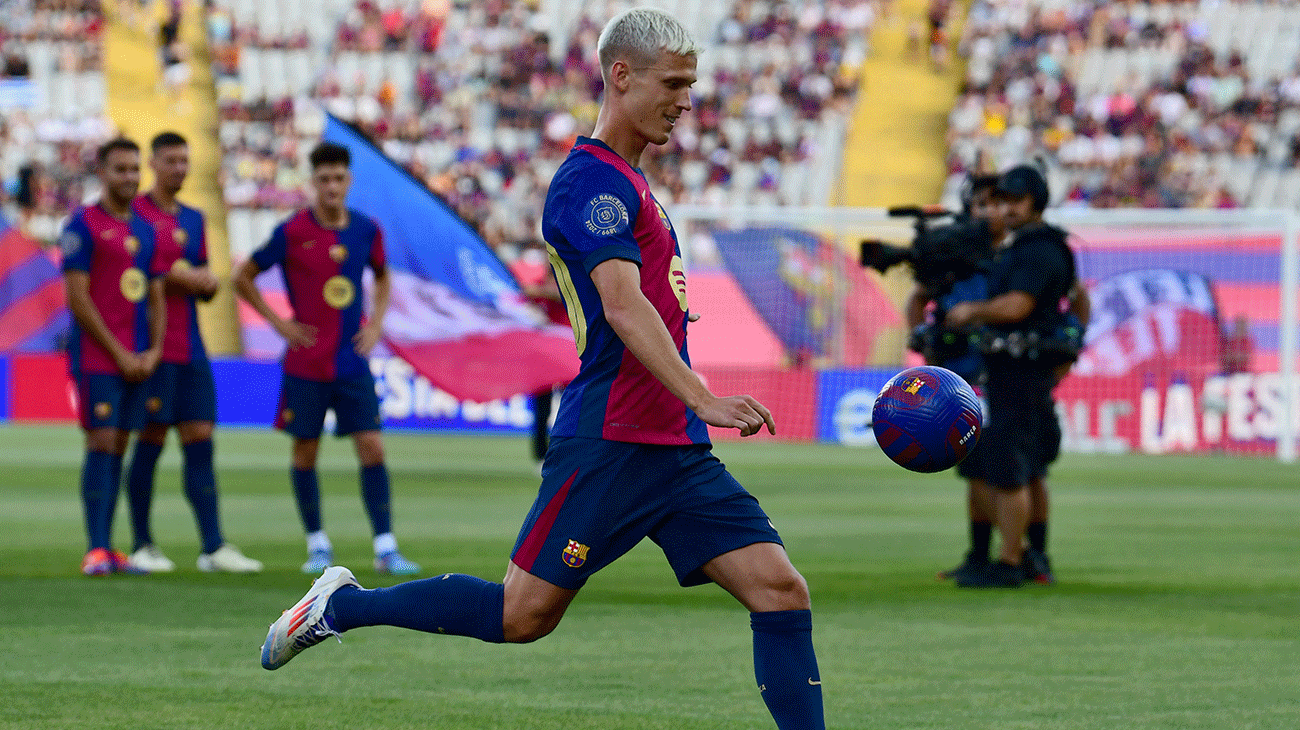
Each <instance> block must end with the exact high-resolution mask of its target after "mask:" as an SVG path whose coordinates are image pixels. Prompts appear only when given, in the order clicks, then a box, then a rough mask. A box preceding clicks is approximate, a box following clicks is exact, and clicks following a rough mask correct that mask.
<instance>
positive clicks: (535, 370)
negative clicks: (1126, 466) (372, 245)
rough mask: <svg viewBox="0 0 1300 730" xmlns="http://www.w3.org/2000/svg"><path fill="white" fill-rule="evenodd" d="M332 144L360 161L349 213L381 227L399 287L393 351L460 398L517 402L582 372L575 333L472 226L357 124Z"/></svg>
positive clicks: (331, 130) (331, 131)
mask: <svg viewBox="0 0 1300 730" xmlns="http://www.w3.org/2000/svg"><path fill="white" fill-rule="evenodd" d="M323 139H325V140H327V141H330V142H336V143H338V144H341V145H344V146H345V147H347V148H348V149H349V150H350V151H351V153H352V179H353V184H352V189H351V191H350V192H349V194H348V205H349V206H350V207H352V208H355V209H356V210H359V211H361V212H362V213H365V214H366V215H368V216H370V217H372V218H374V219H375V220H377V221H379V225H380V226H381V227H382V228H383V230H384V246H385V248H386V250H387V255H388V269H389V272H390V277H391V280H392V284H393V296H392V306H391V307H390V309H389V312H388V316H387V318H386V319H385V321H384V343H385V344H386V345H387V346H388V347H389V349H391V350H392V351H393V352H395V353H396V354H397V355H399V356H401V357H402V358H403V359H404V360H406V361H407V362H409V363H410V364H411V366H412V367H413V368H415V370H416V372H418V373H419V374H421V375H423V376H424V377H425V378H427V379H428V380H429V382H431V383H432V384H434V385H436V386H437V387H439V388H441V389H442V390H445V391H447V392H448V393H451V394H452V395H454V396H456V397H458V398H461V399H465V400H474V401H479V402H483V401H490V400H496V399H498V398H509V397H511V396H513V395H516V394H519V393H533V392H537V391H539V390H542V389H545V388H550V387H551V386H554V385H561V384H563V383H567V382H568V381H569V380H571V379H572V378H573V376H574V375H576V374H577V373H578V355H577V351H576V349H575V348H574V343H573V331H572V330H571V329H570V328H569V327H567V326H563V325H554V324H551V323H549V322H548V321H547V319H546V317H545V316H544V315H543V314H542V313H541V312H540V311H539V310H537V309H536V308H534V307H532V306H531V305H530V304H529V303H528V301H527V300H526V299H525V298H524V296H523V293H522V292H521V291H520V289H519V285H518V283H517V282H516V281H515V280H514V277H512V276H511V274H510V272H509V271H508V270H507V269H506V267H505V265H504V264H503V263H502V262H501V260H500V259H498V258H497V256H496V254H494V253H493V252H492V250H491V249H490V248H488V246H487V244H486V243H484V242H483V239H482V238H480V237H479V235H478V233H476V232H475V231H474V229H473V228H471V227H470V226H469V224H467V223H465V221H463V220H461V219H460V217H459V216H457V215H456V213H455V212H454V211H452V210H451V208H449V207H448V206H447V205H446V203H444V202H443V201H442V200H440V199H439V198H437V197H436V196H435V195H433V193H431V192H430V191H429V190H428V188H426V187H425V186H424V185H423V184H421V183H420V182H419V181H417V180H415V179H414V178H413V177H411V175H410V174H409V173H407V172H406V171H405V170H403V169H402V168H401V167H399V166H398V165H397V164H396V163H394V162H393V161H392V160H391V159H389V158H388V157H387V156H386V155H385V154H384V153H383V152H382V151H380V150H379V149H378V148H377V147H375V146H374V145H373V144H372V143H371V142H370V141H369V140H367V139H366V138H365V137H364V136H362V135H361V134H359V133H358V132H357V131H356V130H355V129H354V128H352V127H351V126H349V125H348V124H346V123H344V122H342V121H340V120H338V119H336V118H335V117H334V116H332V115H330V116H329V117H328V118H327V121H326V125H325V133H324V135H323Z"/></svg>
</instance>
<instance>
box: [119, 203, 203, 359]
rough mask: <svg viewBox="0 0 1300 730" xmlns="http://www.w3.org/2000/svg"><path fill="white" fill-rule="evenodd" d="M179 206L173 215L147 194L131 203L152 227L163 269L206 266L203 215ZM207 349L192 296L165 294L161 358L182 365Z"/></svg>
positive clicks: (199, 355) (136, 212) (201, 354)
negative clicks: (164, 333)
mask: <svg viewBox="0 0 1300 730" xmlns="http://www.w3.org/2000/svg"><path fill="white" fill-rule="evenodd" d="M177 205H178V206H179V207H178V209H177V211H176V215H172V214H171V213H168V212H167V211H165V210H163V209H162V208H159V207H158V205H157V204H156V203H154V202H153V198H150V197H149V196H148V195H141V196H139V197H138V198H136V199H135V202H134V203H132V204H131V209H132V210H134V211H135V214H136V215H138V216H140V217H141V218H144V219H145V220H146V221H148V222H149V224H150V225H152V226H153V228H154V231H155V233H156V238H157V242H158V254H157V256H158V263H159V265H160V267H161V268H162V269H163V270H164V271H170V270H172V269H176V268H182V267H191V266H207V264H208V244H207V239H206V237H205V233H204V226H203V214H202V213H201V212H199V211H198V210H196V209H194V208H191V207H189V206H187V205H184V204H181V203H177ZM207 359H208V353H207V350H206V349H205V348H204V347H203V336H202V335H201V334H199V316H198V311H197V310H196V309H195V306H194V297H193V296H192V295H189V294H181V293H173V292H168V293H167V333H166V335H165V336H164V337H163V352H162V361H163V362H170V363H178V364H182V365H183V364H185V363H189V362H205V361H206V360H207Z"/></svg>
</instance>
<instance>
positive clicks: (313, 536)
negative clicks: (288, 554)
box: [307, 530, 334, 553]
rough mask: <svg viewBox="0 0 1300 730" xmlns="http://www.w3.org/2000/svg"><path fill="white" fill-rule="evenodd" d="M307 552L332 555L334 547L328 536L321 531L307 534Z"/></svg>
mask: <svg viewBox="0 0 1300 730" xmlns="http://www.w3.org/2000/svg"><path fill="white" fill-rule="evenodd" d="M307 552H309V553H332V552H334V545H333V543H331V542H330V536H329V535H326V534H325V532H324V531H323V530H318V531H316V532H309V533H307Z"/></svg>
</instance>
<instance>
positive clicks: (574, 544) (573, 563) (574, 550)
mask: <svg viewBox="0 0 1300 730" xmlns="http://www.w3.org/2000/svg"><path fill="white" fill-rule="evenodd" d="M588 549H589V548H588V547H587V546H586V545H583V544H582V543H580V542H578V541H577V540H570V541H569V546H568V547H566V548H564V564H565V565H567V566H569V567H570V568H581V567H582V565H583V563H586V562H587V550H588Z"/></svg>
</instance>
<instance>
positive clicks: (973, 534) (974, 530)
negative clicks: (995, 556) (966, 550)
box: [970, 520, 993, 560]
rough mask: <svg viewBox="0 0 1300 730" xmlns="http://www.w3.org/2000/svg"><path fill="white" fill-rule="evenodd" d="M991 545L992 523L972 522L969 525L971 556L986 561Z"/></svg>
mask: <svg viewBox="0 0 1300 730" xmlns="http://www.w3.org/2000/svg"><path fill="white" fill-rule="evenodd" d="M992 543H993V523H992V522H983V521H974V520H972V521H971V523H970V551H971V554H972V555H974V556H976V557H980V558H984V559H985V560H988V558H989V546H990V545H992Z"/></svg>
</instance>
